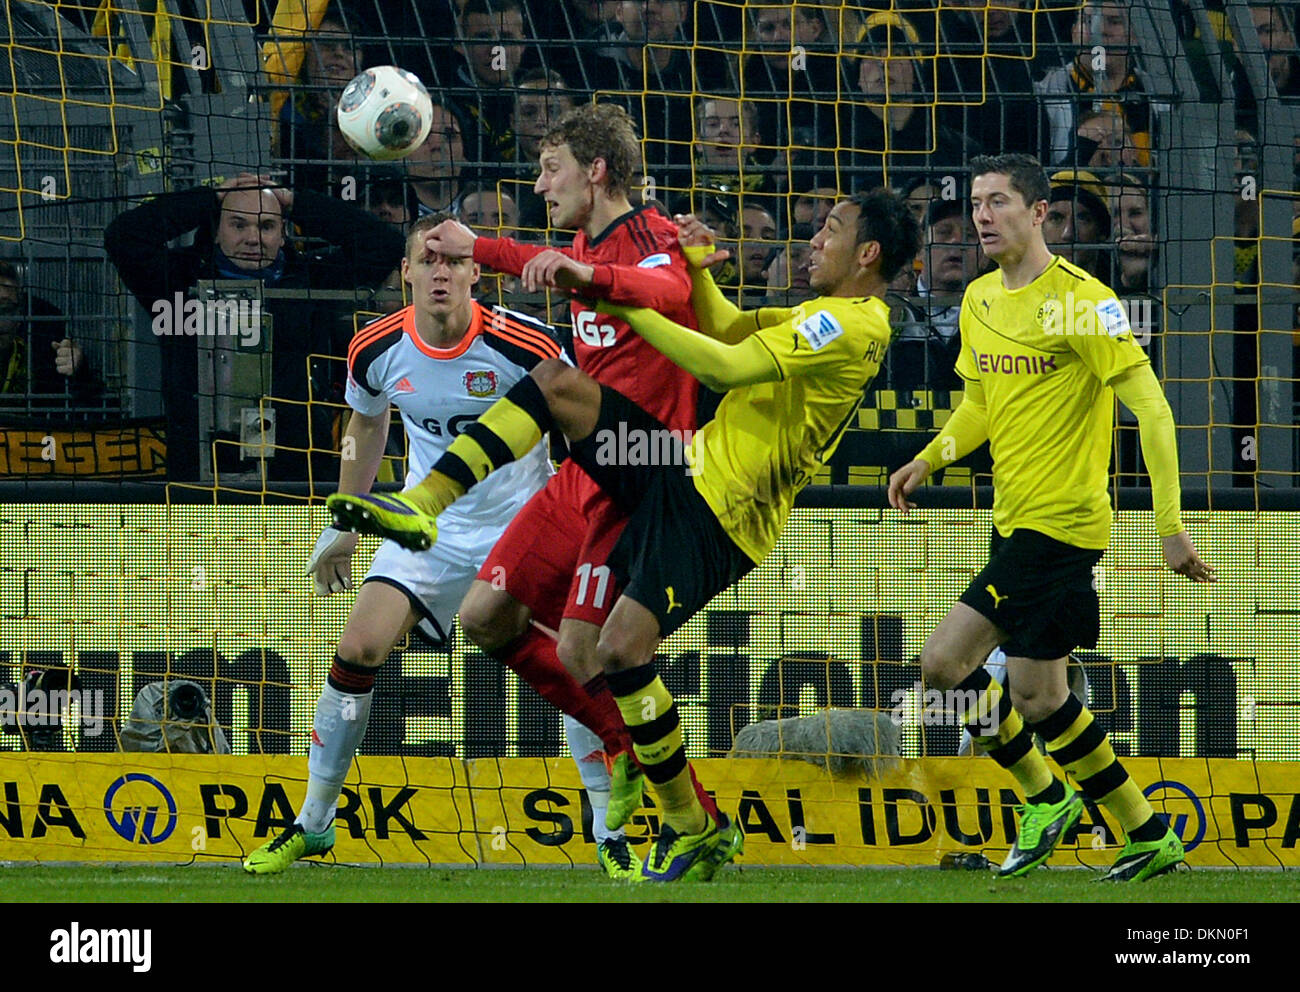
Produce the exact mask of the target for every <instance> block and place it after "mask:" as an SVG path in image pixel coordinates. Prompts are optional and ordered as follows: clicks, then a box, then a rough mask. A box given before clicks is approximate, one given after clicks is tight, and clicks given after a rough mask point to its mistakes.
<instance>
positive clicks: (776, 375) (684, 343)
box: [593, 300, 781, 393]
mask: <svg viewBox="0 0 1300 992" xmlns="http://www.w3.org/2000/svg"><path fill="white" fill-rule="evenodd" d="M593 306H594V307H595V309H596V310H598V311H599V312H600V313H607V314H609V315H610V316H611V317H621V318H622V319H623V320H626V321H627V322H628V324H630V325H631V327H632V330H634V331H636V332H637V333H638V334H640V335H641V337H643V338H645V339H646V340H647V341H649V342H650V344H651V345H653V346H654V348H655V349H657V350H658V351H660V352H661V353H662V354H663V355H664V356H665V357H667V358H668V359H669V360H670V361H672V362H673V363H674V364H675V365H677V366H679V367H680V368H683V369H685V370H686V371H687V372H689V373H690V374H691V375H693V376H695V378H696V379H698V380H699V381H700V382H702V383H703V384H704V385H705V386H706V387H708V388H709V389H712V390H713V391H714V392H718V393H725V392H726V391H727V390H729V389H735V388H737V387H739V386H750V385H753V384H754V383H756V382H775V381H776V380H778V379H780V378H781V370H780V368H779V367H778V366H777V364H776V359H775V358H773V357H772V353H771V352H770V351H768V350H767V348H765V347H764V346H763V344H762V342H760V341H759V340H758V339H757V338H755V337H749V338H746V339H745V340H744V341H741V342H740V343H739V344H724V343H723V342H721V341H716V340H714V339H713V338H711V337H707V336H706V335H703V334H699V333H697V332H696V331H693V330H691V329H690V328H689V327H683V326H682V325H681V324H677V323H674V322H673V321H671V320H669V319H668V318H667V317H665V316H664V315H663V314H661V313H658V312H657V311H655V310H651V309H649V308H646V307H629V306H622V305H620V304H618V303H609V302H606V301H604V300H602V301H601V302H599V303H596V304H593Z"/></svg>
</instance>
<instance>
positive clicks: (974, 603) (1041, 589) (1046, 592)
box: [960, 529, 1104, 660]
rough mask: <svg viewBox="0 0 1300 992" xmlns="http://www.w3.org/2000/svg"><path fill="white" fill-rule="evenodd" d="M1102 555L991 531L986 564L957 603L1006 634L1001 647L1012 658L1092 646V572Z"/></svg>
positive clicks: (1095, 627)
mask: <svg viewBox="0 0 1300 992" xmlns="http://www.w3.org/2000/svg"><path fill="white" fill-rule="evenodd" d="M1103 553H1104V552H1102V551H1098V550H1096V549H1093V548H1077V547H1075V546H1074V545H1072V544H1065V543H1064V542H1062V541H1058V540H1056V539H1055V538H1051V537H1048V536H1047V535H1046V534H1040V533H1039V532H1038V531H1034V530H1024V529H1021V530H1016V531H1013V532H1012V534H1011V536H1010V537H1008V538H1003V537H1002V535H1001V534H999V533H998V532H997V531H996V530H995V531H994V532H993V539H992V541H991V542H990V545H989V563H988V564H987V565H985V566H984V568H983V570H982V571H981V572H980V573H979V574H978V575H976V576H975V578H974V579H972V580H971V583H970V585H968V586H967V587H966V591H965V592H964V593H962V594H961V597H960V601H961V602H963V603H965V604H966V605H967V606H969V607H970V608H971V609H973V610H977V611H978V612H979V613H981V614H983V615H984V616H985V617H987V618H988V619H989V620H991V621H992V622H993V623H995V624H997V625H998V626H999V627H1001V628H1002V630H1004V631H1005V632H1006V634H1007V640H1006V641H1005V642H1003V644H1002V649H1003V650H1004V651H1006V653H1007V654H1008V655H1010V656H1012V657H1015V658H1041V659H1044V660H1050V659H1053V658H1064V657H1065V656H1066V655H1067V654H1069V653H1070V652H1071V651H1072V650H1073V649H1074V648H1076V647H1085V648H1094V647H1096V646H1097V635H1098V633H1099V632H1100V628H1101V603H1100V601H1099V600H1098V599H1097V589H1096V586H1095V585H1094V583H1093V574H1092V570H1093V567H1094V566H1095V565H1096V564H1097V562H1099V561H1101V556H1102V554H1103Z"/></svg>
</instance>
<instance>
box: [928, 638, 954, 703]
mask: <svg viewBox="0 0 1300 992" xmlns="http://www.w3.org/2000/svg"><path fill="white" fill-rule="evenodd" d="M961 667H962V666H961V663H960V659H959V658H957V657H955V656H954V653H953V652H952V651H951V650H950V649H949V647H948V646H947V645H945V644H943V643H941V642H940V641H938V640H937V639H936V638H934V637H931V638H930V639H929V640H927V641H926V642H925V647H923V648H921V676H922V677H923V678H924V679H925V684H926V685H928V686H930V687H931V688H933V689H940V690H943V689H953V688H956V686H957V685H958V683H960V682H961V680H962V679H963V678H965V675H964V674H963V673H962V671H961Z"/></svg>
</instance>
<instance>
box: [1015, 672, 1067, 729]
mask: <svg viewBox="0 0 1300 992" xmlns="http://www.w3.org/2000/svg"><path fill="white" fill-rule="evenodd" d="M1010 689H1011V705H1012V706H1014V707H1015V708H1016V711H1017V712H1018V713H1019V714H1020V715H1021V716H1022V717H1024V718H1025V720H1026V721H1027V722H1029V723H1041V722H1042V721H1044V720H1046V719H1047V718H1048V717H1049V716H1051V715H1052V714H1053V713H1055V712H1056V711H1057V710H1058V709H1060V708H1061V704H1062V703H1064V702H1065V700H1064V698H1060V699H1058V698H1057V694H1056V693H1053V692H1047V691H1044V690H1042V689H1040V688H1039V687H1037V686H1020V687H1017V686H1016V684H1015V683H1014V682H1013V683H1012V684H1011V685H1010Z"/></svg>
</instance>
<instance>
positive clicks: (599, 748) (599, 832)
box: [564, 713, 623, 844]
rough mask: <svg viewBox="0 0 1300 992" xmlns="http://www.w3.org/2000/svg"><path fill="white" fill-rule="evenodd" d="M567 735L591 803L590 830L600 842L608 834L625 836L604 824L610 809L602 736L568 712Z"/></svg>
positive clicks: (565, 726)
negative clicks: (606, 813) (607, 811)
mask: <svg viewBox="0 0 1300 992" xmlns="http://www.w3.org/2000/svg"><path fill="white" fill-rule="evenodd" d="M564 736H565V738H566V739H567V740H568V742H569V753H570V754H572V755H573V762H574V764H576V765H577V766H578V775H579V776H580V777H581V778H582V785H583V788H585V789H586V790H587V801H588V802H590V803H591V832H592V834H593V835H594V836H595V838H596V843H597V844H599V843H600V842H601V841H602V840H605V839H606V838H607V837H616V838H617V837H622V836H623V831H622V829H621V828H620V829H618V830H610V829H609V828H608V827H606V826H605V810H607V809H609V769H607V768H606V767H605V745H604V744H602V743H601V741H600V738H599V737H597V736H596V735H595V734H593V733H592V732H591V731H590V730H588V729H587V728H586V727H584V726H583V725H582V724H581V723H579V722H578V721H577V720H575V719H573V717H571V716H569V715H568V714H567V713H566V714H564Z"/></svg>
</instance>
